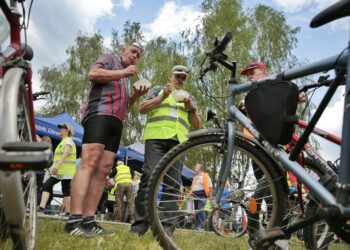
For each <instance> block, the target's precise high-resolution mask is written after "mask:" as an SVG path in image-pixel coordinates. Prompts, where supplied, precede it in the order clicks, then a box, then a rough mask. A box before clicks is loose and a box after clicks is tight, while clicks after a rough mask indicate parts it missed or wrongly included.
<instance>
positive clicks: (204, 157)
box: [147, 134, 286, 249]
mask: <svg viewBox="0 0 350 250" xmlns="http://www.w3.org/2000/svg"><path fill="white" fill-rule="evenodd" d="M226 143H227V141H226V140H224V139H223V135H220V134H214V135H206V136H202V137H196V138H192V139H190V140H188V141H186V142H184V143H182V144H180V145H178V146H176V147H174V148H173V149H172V150H171V151H169V152H168V153H167V154H166V155H165V156H164V157H163V158H162V159H161V160H160V162H159V163H158V165H157V166H156V167H155V169H154V171H153V173H152V175H151V178H150V181H149V184H148V191H147V195H148V197H147V202H148V204H147V208H148V214H149V218H150V223H151V229H152V231H153V233H154V234H155V235H156V237H157V239H158V240H159V241H160V244H161V245H162V246H163V247H164V248H165V249H191V248H192V246H193V244H195V242H196V240H199V241H200V240H201V239H202V240H205V241H206V244H211V243H214V242H215V243H214V244H216V245H213V249H215V248H216V247H217V244H218V240H217V238H216V239H215V241H211V240H210V238H211V237H215V235H216V234H212V233H211V234H209V233H205V234H198V233H197V232H196V231H193V230H183V229H181V230H180V229H176V230H175V228H174V225H176V223H171V222H174V221H176V220H179V219H181V218H184V215H186V214H188V215H191V214H194V213H198V212H206V213H211V212H212V210H213V209H215V208H220V206H221V204H215V199H208V200H207V202H206V206H205V208H204V209H200V210H195V209H194V207H193V202H194V201H195V200H198V199H199V198H198V197H195V196H193V197H192V198H191V199H188V200H187V201H185V202H186V203H187V206H186V207H184V206H183V205H181V206H180V209H179V204H180V203H183V201H182V200H181V199H182V198H181V197H183V196H182V195H183V193H181V192H180V191H179V188H180V186H184V194H185V195H184V196H185V197H187V195H186V194H188V193H189V191H190V185H191V182H192V178H193V169H194V167H195V165H196V163H204V165H206V169H207V171H208V170H209V171H210V176H211V178H212V182H213V185H214V190H215V186H216V184H217V183H218V173H219V171H220V168H221V163H222V160H223V158H224V156H225V151H226V148H225V145H226ZM274 167H275V163H274V162H273V161H272V160H271V158H269V157H268V156H267V155H266V153H265V152H264V151H263V150H262V149H260V148H259V147H257V146H256V145H253V144H252V143H249V142H247V141H245V140H244V139H243V138H241V137H239V136H236V138H235V149H234V156H233V159H232V161H231V172H230V174H229V176H228V182H227V183H228V185H229V188H230V190H229V192H231V195H230V197H231V199H232V202H231V203H232V204H233V203H235V204H240V205H242V206H243V207H247V206H248V205H247V203H248V202H249V200H252V199H254V201H255V202H256V203H257V204H258V205H257V209H256V210H257V211H256V212H254V214H250V216H249V218H248V231H249V233H250V234H252V233H254V232H256V230H260V229H261V227H262V226H264V227H272V226H276V225H280V224H281V223H282V219H283V214H284V211H285V207H286V203H285V202H286V200H285V195H284V192H283V190H284V188H283V187H284V186H283V181H285V179H284V177H283V176H280V175H279V174H278V171H276V169H275V168H274ZM184 169H185V170H184ZM184 171H185V172H187V174H186V173H185V172H184ZM189 172H190V173H191V172H192V176H191V177H190V176H189V175H190V174H188V173H189ZM169 173H170V174H169ZM176 173H177V175H176ZM170 176H173V177H170ZM174 176H178V177H179V179H176V178H174ZM180 176H181V178H180ZM186 176H187V177H186ZM215 196H218V195H217V194H215V193H214V194H213V197H215ZM221 202H222V201H221V200H220V202H219V203H221ZM169 204H172V205H171V206H169ZM249 220H252V222H251V223H249ZM182 236H184V237H185V238H186V240H183V239H182ZM189 239H191V240H189ZM220 239H221V240H222V241H223V244H225V246H226V248H232V249H234V248H235V247H237V245H236V244H237V242H235V241H234V239H232V237H221V238H220ZM232 240H233V241H232ZM193 241H194V242H193Z"/></svg>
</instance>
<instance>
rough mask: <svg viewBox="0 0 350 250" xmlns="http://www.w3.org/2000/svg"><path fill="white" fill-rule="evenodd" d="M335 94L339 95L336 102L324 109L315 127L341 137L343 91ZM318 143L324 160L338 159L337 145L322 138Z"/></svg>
mask: <svg viewBox="0 0 350 250" xmlns="http://www.w3.org/2000/svg"><path fill="white" fill-rule="evenodd" d="M337 93H339V96H337V97H336V98H337V101H336V102H335V103H334V105H333V106H331V107H328V108H326V110H325V112H324V113H323V115H322V116H321V118H320V120H319V122H318V123H317V125H316V126H317V127H318V128H320V129H323V130H325V131H327V132H329V133H332V134H334V135H336V136H339V137H341V132H342V121H343V112H344V93H345V89H344V88H342V90H341V91H339V92H337ZM318 138H319V137H318ZM319 141H320V145H321V155H322V156H323V157H324V158H325V159H326V160H332V161H335V160H336V159H338V158H339V156H340V147H339V146H338V145H336V144H334V143H331V142H328V141H326V140H325V139H322V138H320V140H319Z"/></svg>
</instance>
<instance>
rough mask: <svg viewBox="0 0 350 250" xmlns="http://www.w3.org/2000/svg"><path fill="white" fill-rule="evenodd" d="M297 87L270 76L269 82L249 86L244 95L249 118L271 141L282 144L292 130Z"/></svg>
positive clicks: (274, 143) (288, 139) (297, 97)
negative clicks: (272, 78)
mask: <svg viewBox="0 0 350 250" xmlns="http://www.w3.org/2000/svg"><path fill="white" fill-rule="evenodd" d="M298 99H299V91H298V87H297V85H296V84H294V83H292V82H289V81H281V80H271V84H268V85H264V86H262V87H258V88H256V89H253V90H251V91H250V92H249V93H248V94H247V96H246V98H245V107H246V110H247V114H248V116H249V118H250V119H251V120H252V122H253V123H254V125H255V126H256V128H257V129H258V131H259V132H260V133H261V134H262V135H263V137H264V138H265V139H266V140H267V141H268V142H270V143H271V144H272V145H274V146H276V145H277V144H282V145H285V144H287V143H289V142H290V140H291V138H292V135H293V133H294V123H295V122H296V121H297V120H298V117H297V116H296V110H297V106H298Z"/></svg>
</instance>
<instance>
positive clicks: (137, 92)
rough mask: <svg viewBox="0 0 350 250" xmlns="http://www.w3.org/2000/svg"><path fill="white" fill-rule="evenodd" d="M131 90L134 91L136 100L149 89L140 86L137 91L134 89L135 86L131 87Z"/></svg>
mask: <svg viewBox="0 0 350 250" xmlns="http://www.w3.org/2000/svg"><path fill="white" fill-rule="evenodd" d="M132 88H133V89H134V95H135V96H136V98H139V97H141V96H143V95H144V94H146V93H147V92H148V90H149V88H147V87H146V86H140V88H139V89H137V88H135V86H133V87H132Z"/></svg>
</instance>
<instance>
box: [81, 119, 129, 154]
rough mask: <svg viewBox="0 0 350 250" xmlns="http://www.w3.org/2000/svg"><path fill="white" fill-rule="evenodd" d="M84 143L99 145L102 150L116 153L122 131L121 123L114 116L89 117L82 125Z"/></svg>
mask: <svg viewBox="0 0 350 250" xmlns="http://www.w3.org/2000/svg"><path fill="white" fill-rule="evenodd" d="M83 127H84V136H83V144H85V143H100V144H103V145H105V149H104V150H108V151H111V152H114V153H116V152H117V151H118V147H119V143H120V139H121V136H122V131H123V123H122V122H121V121H120V120H119V119H118V118H117V117H114V116H110V115H98V116H94V117H91V118H90V119H88V120H87V121H85V122H84V124H83Z"/></svg>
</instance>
